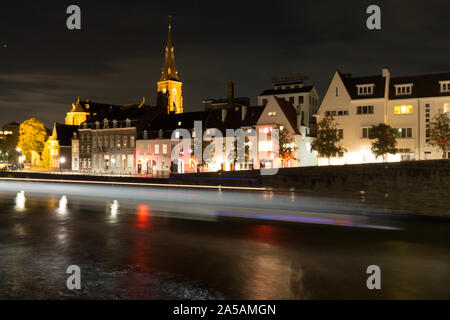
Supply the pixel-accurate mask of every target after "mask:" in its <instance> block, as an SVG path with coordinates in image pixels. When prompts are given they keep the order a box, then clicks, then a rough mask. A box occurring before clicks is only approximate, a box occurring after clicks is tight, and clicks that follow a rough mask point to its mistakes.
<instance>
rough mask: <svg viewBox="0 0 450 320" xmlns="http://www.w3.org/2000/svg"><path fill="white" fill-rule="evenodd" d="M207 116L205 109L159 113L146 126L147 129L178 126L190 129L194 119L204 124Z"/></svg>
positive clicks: (177, 127) (168, 128)
mask: <svg viewBox="0 0 450 320" xmlns="http://www.w3.org/2000/svg"><path fill="white" fill-rule="evenodd" d="M207 117H208V112H207V111H198V112H185V113H170V114H167V113H166V114H160V115H158V116H156V117H155V118H154V120H153V121H151V123H150V125H149V126H147V130H149V131H153V130H155V131H159V130H163V131H165V130H168V131H173V130H175V129H179V128H184V129H192V128H194V122H195V121H202V123H203V125H204V123H205V120H206V118H207Z"/></svg>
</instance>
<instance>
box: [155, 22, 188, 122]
mask: <svg viewBox="0 0 450 320" xmlns="http://www.w3.org/2000/svg"><path fill="white" fill-rule="evenodd" d="M181 86H182V82H181V81H180V79H179V77H178V71H177V68H176V66H175V51H174V47H173V43H172V24H171V22H170V21H169V33H168V38H167V45H166V52H165V58H164V66H163V68H162V75H161V79H160V80H159V81H158V94H159V95H161V96H163V97H165V99H164V100H163V101H164V103H165V104H166V106H167V113H170V112H175V113H183V96H182V90H181Z"/></svg>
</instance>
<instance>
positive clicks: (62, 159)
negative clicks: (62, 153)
mask: <svg viewBox="0 0 450 320" xmlns="http://www.w3.org/2000/svg"><path fill="white" fill-rule="evenodd" d="M59 163H60V165H59V170H60V171H62V165H63V164H64V163H66V158H64V157H60V158H59Z"/></svg>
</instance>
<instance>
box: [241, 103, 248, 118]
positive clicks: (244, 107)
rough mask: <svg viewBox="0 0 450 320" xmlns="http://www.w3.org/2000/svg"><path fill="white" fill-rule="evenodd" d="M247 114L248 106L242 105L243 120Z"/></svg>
mask: <svg viewBox="0 0 450 320" xmlns="http://www.w3.org/2000/svg"><path fill="white" fill-rule="evenodd" d="M246 115H247V106H242V121H244V119H245V116H246Z"/></svg>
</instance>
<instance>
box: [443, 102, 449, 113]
mask: <svg viewBox="0 0 450 320" xmlns="http://www.w3.org/2000/svg"><path fill="white" fill-rule="evenodd" d="M447 112H448V113H450V103H446V104H444V113H447Z"/></svg>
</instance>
